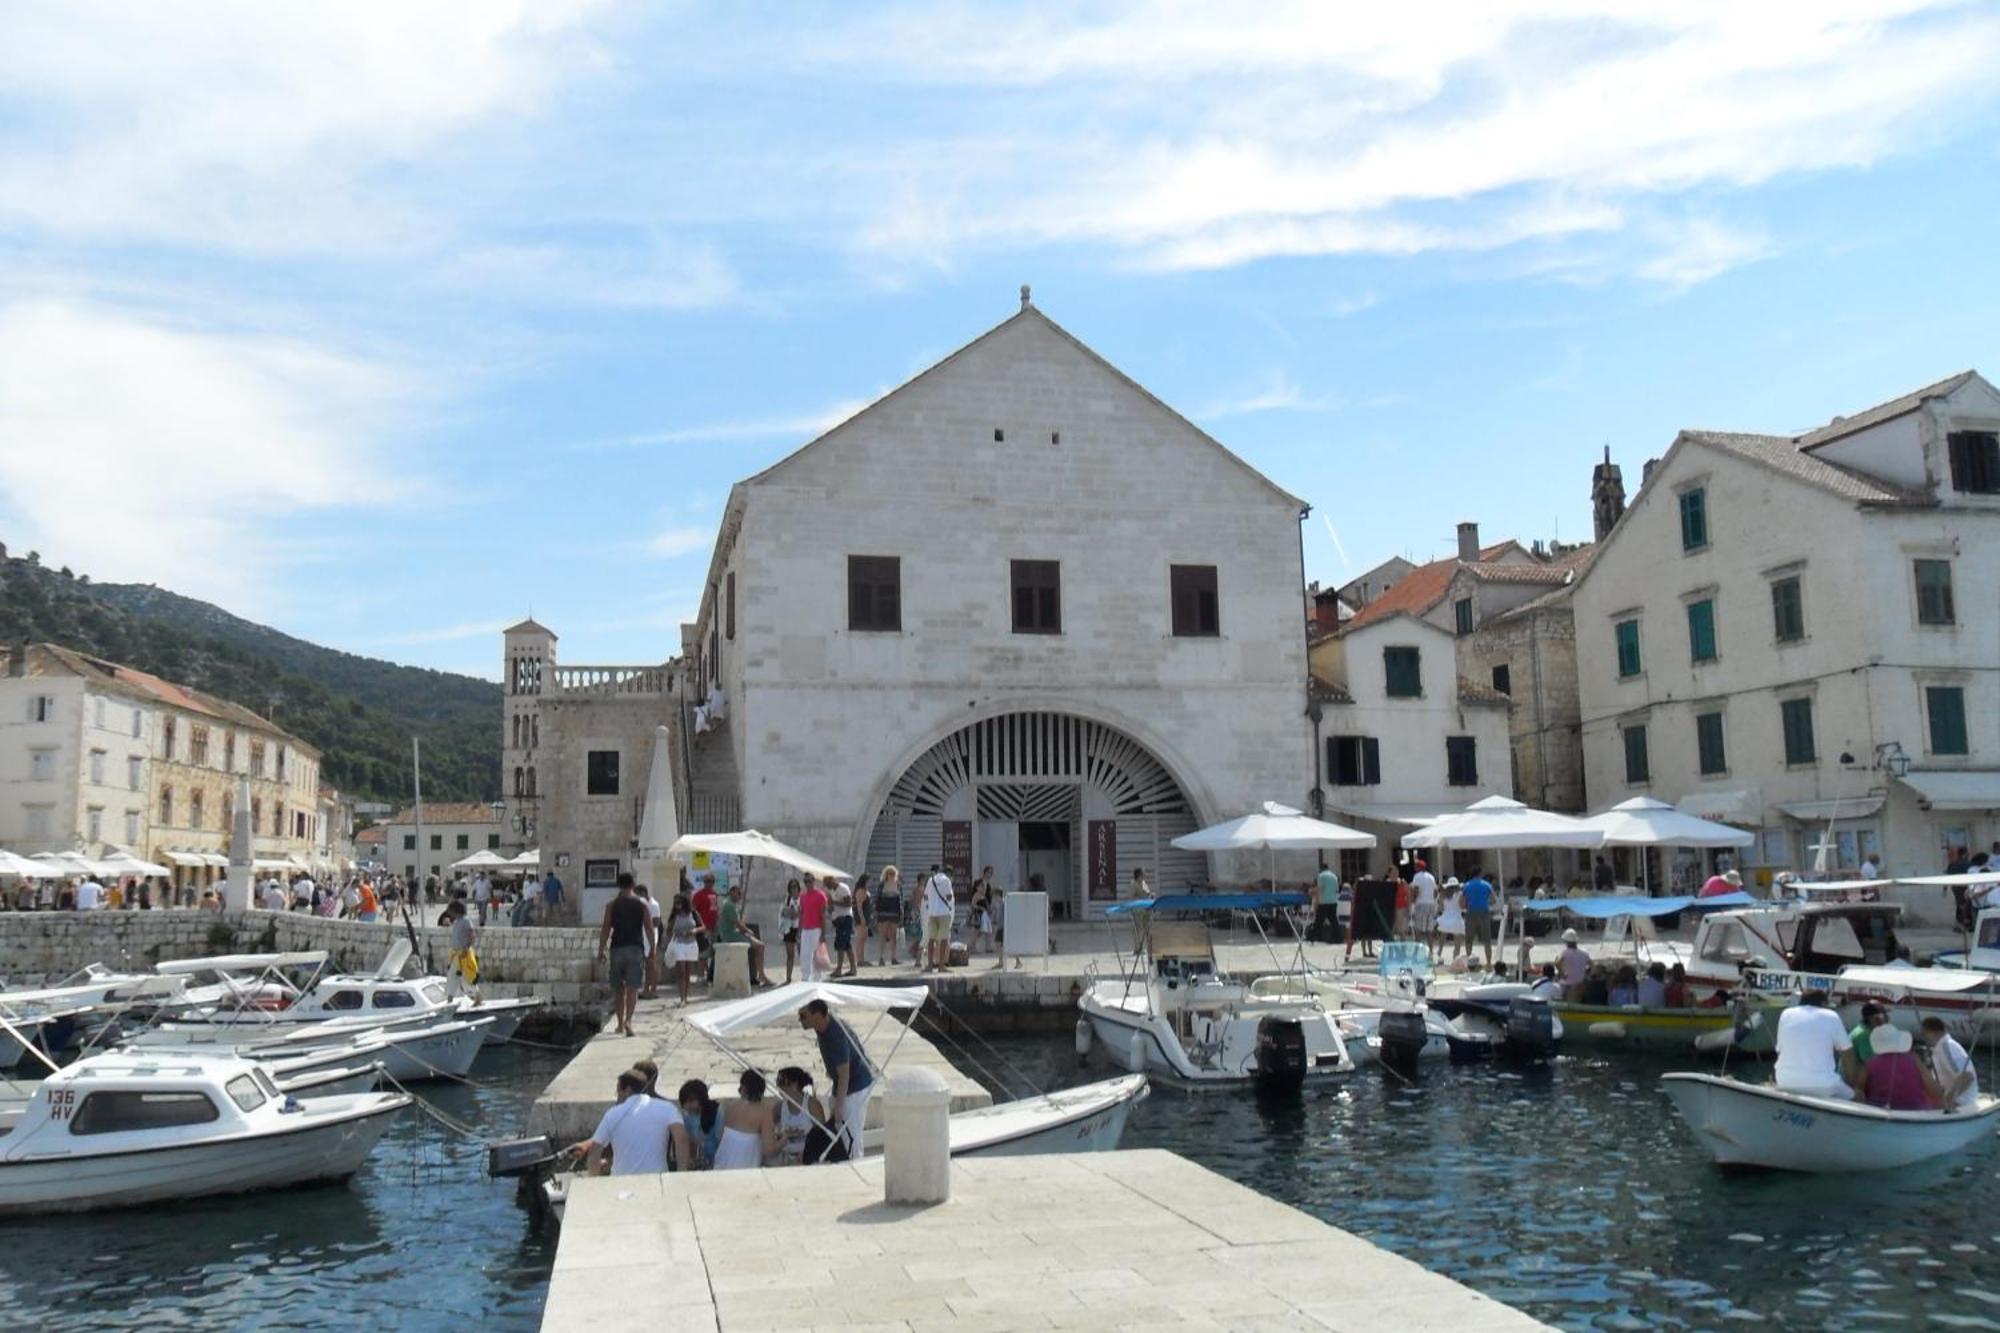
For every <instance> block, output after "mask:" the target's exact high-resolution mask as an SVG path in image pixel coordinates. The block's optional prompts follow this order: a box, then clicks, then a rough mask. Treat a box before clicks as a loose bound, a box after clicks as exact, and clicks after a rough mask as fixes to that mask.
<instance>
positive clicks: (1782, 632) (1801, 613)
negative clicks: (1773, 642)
mask: <svg viewBox="0 0 2000 1333" xmlns="http://www.w3.org/2000/svg"><path fill="white" fill-rule="evenodd" d="M1771 634H1772V637H1773V638H1775V639H1777V641H1778V642H1779V643H1797V642H1798V641H1799V640H1800V639H1803V638H1805V636H1806V596H1805V591H1804V590H1803V588H1801V586H1800V584H1799V578H1798V575H1796V574H1794V575H1793V576H1792V577H1790V578H1788V579H1778V580H1776V581H1775V582H1773V583H1772V584H1771Z"/></svg>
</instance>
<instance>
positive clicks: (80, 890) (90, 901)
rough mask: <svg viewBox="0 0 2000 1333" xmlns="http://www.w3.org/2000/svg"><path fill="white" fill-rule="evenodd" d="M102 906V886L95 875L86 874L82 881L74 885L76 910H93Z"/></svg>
mask: <svg viewBox="0 0 2000 1333" xmlns="http://www.w3.org/2000/svg"><path fill="white" fill-rule="evenodd" d="M102 906H104V886H103V885H102V884H99V883H98V882H97V879H96V877H95V876H86V877H85V878H84V881H83V883H81V884H79V885H77V886H76V910H77V911H79V912H95V911H96V910H97V909H98V908H100V907H102Z"/></svg>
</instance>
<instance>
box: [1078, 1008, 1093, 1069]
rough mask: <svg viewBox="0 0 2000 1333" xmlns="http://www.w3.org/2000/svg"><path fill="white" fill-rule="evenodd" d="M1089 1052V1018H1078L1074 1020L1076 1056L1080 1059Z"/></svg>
mask: <svg viewBox="0 0 2000 1333" xmlns="http://www.w3.org/2000/svg"><path fill="white" fill-rule="evenodd" d="M1089 1054H1090V1020H1089V1019H1087V1018H1079V1019H1077V1020H1076V1055H1077V1058H1078V1059H1079V1060H1080V1059H1082V1058H1083V1057H1084V1056H1086V1055H1089Z"/></svg>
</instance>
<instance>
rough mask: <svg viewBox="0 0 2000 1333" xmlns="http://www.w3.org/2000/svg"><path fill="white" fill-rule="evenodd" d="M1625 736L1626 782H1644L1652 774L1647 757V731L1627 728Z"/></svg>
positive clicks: (1641, 727) (1642, 728)
mask: <svg viewBox="0 0 2000 1333" xmlns="http://www.w3.org/2000/svg"><path fill="white" fill-rule="evenodd" d="M1624 736H1625V780H1626V781H1627V782H1644V781H1646V780H1647V778H1648V777H1649V776H1650V774H1651V769H1650V767H1649V766H1648V763H1647V757H1646V729H1645V728H1644V727H1643V726H1640V727H1627V728H1625V732H1624Z"/></svg>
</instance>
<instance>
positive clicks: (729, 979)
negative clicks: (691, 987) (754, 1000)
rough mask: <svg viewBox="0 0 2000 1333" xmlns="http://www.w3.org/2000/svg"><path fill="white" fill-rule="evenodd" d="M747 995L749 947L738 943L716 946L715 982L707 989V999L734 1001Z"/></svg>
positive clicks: (748, 986)
mask: <svg viewBox="0 0 2000 1333" xmlns="http://www.w3.org/2000/svg"><path fill="white" fill-rule="evenodd" d="M749 993H750V946H749V945H747V944H740V943H739V944H718V945H716V946H715V982H714V984H713V985H711V986H710V987H709V988H708V994H709V998H711V999H716V1000H734V999H740V998H742V997H743V996H745V995H748V994H749Z"/></svg>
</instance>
